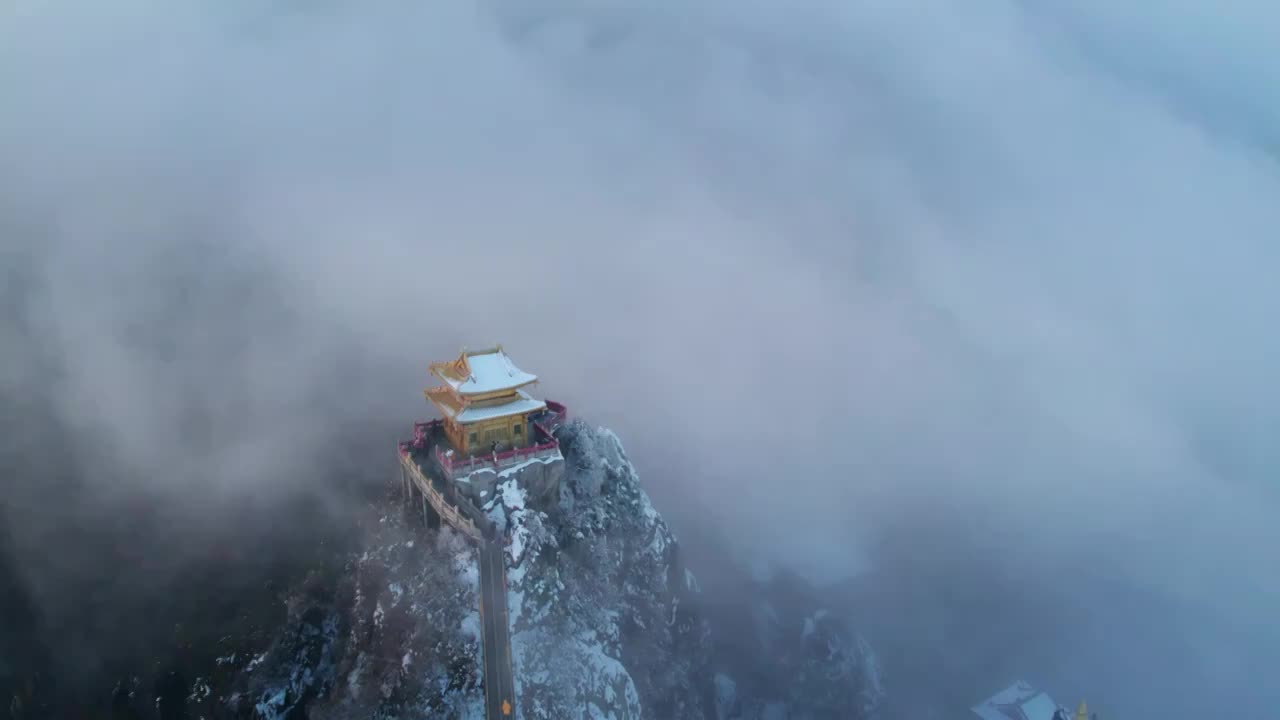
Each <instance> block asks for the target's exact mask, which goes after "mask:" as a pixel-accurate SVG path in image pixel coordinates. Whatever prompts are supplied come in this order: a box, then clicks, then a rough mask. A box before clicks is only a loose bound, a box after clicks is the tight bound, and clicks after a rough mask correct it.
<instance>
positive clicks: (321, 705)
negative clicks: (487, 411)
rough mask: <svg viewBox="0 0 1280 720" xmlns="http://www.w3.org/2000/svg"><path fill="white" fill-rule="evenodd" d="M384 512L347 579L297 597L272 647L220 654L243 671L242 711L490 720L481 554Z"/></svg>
mask: <svg viewBox="0 0 1280 720" xmlns="http://www.w3.org/2000/svg"><path fill="white" fill-rule="evenodd" d="M384 510H385V512H384V513H383V514H382V515H381V516H380V517H379V518H378V519H377V522H376V523H372V524H371V525H372V526H371V527H370V528H369V530H368V532H367V534H366V541H365V549H364V550H363V551H362V552H361V553H360V554H359V555H354V556H352V557H351V558H350V559H349V560H348V562H347V563H346V565H345V567H344V568H343V571H342V573H341V574H340V575H339V576H338V577H337V579H336V582H335V581H334V579H333V578H328V579H326V578H323V577H321V576H319V575H313V576H312V577H311V578H309V579H308V581H307V582H305V583H303V585H302V586H301V587H299V588H297V589H295V590H294V591H292V592H291V593H289V594H288V596H287V597H286V603H287V605H288V607H289V612H288V621H287V622H286V624H285V630H284V632H282V633H281V634H280V635H279V636H278V638H277V639H276V640H275V641H274V642H273V643H272V644H271V645H270V646H269V647H267V648H266V649H265V650H263V651H262V652H261V653H259V654H257V655H254V656H252V657H248V658H237V657H235V656H230V657H226V658H223V659H220V662H226V663H228V664H236V665H238V666H239V668H240V677H239V678H238V680H239V686H238V687H237V689H236V691H235V692H233V693H232V694H231V695H230V696H228V697H226V698H225V702H226V705H227V706H228V707H229V708H230V709H231V710H233V711H234V712H235V713H236V714H237V715H238V716H241V717H260V718H269V719H271V720H276V719H279V720H285V719H287V718H298V717H303V715H302V710H303V709H304V708H305V712H306V715H305V716H306V717H308V718H310V719H311V720H328V719H330V718H332V719H335V720H336V719H338V718H386V719H388V720H390V719H391V718H398V717H439V718H479V717H483V705H482V702H483V699H482V693H481V685H480V681H481V678H480V668H481V667H482V666H481V663H480V656H479V653H480V646H479V632H480V631H479V618H478V615H477V612H476V610H475V606H476V600H475V597H476V588H477V574H476V557H475V550H474V549H473V548H472V547H470V546H469V545H468V544H467V543H466V542H465V541H464V540H463V538H462V537H461V536H459V535H457V534H455V533H453V532H451V531H449V530H448V529H447V528H446V529H444V530H441V531H440V532H423V531H422V530H421V529H420V528H417V527H414V526H413V525H412V524H411V523H407V522H406V521H405V515H404V514H403V513H401V512H398V508H397V506H396V505H395V503H394V500H390V499H389V502H388V504H387V507H386V508H384ZM245 660H247V662H245ZM215 715H216V714H215Z"/></svg>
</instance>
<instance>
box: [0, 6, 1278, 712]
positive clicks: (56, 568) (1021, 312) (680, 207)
mask: <svg viewBox="0 0 1280 720" xmlns="http://www.w3.org/2000/svg"><path fill="white" fill-rule="evenodd" d="M1206 7H1207V6H1206ZM1277 21H1280V17H1277V11H1275V10H1273V9H1272V8H1271V7H1270V6H1266V5H1263V4H1258V3H1244V2H1237V3H1230V4H1228V5H1227V6H1223V7H1221V8H1217V7H1215V8H1214V9H1213V10H1209V9H1202V8H1193V7H1183V6H1173V5H1170V6H1168V7H1164V6H1160V7H1155V6H1152V7H1145V6H1144V7H1141V8H1138V7H1133V8H1128V7H1117V6H1114V4H1108V3H1103V2H1093V1H1088V2H1081V3H1075V4H1073V5H1072V6H1071V7H1070V8H1063V7H1059V6H1057V5H1054V4H1050V3H1043V2H1036V1H1022V2H983V3H979V4H976V5H974V4H967V5H965V6H964V7H960V6H953V5H950V4H946V3H936V2H913V3H905V4H879V3H866V2H853V3H837V2H831V1H829V0H803V1H801V2H791V3H762V2H747V3H743V2H734V3H729V2H724V1H723V0H700V1H699V2H696V3H692V4H690V3H674V2H667V1H666V0H659V1H658V2H650V3H623V2H611V3H604V2H562V3H533V4H522V5H518V6H516V5H507V4H501V3H492V2H473V1H464V0H445V1H443V2H435V3H415V2H408V1H407V0H391V1H389V2H381V3H373V4H369V3H349V2H326V3H272V4H266V5H263V4H260V3H247V2H239V1H234V2H220V3H213V2H204V1H203V0H191V1H190V2H185V3H172V2H170V3H161V2H158V1H156V0H123V1H122V2H116V3H111V4H110V5H103V6H92V7H90V6H86V5H83V4H79V3H71V2H65V1H63V0H53V1H50V2H42V3H21V2H20V3H10V4H9V5H8V6H6V7H5V8H4V9H2V10H0V298H2V299H3V304H2V305H0V431H2V432H0V478H3V479H4V492H3V496H2V504H0V513H2V516H0V522H2V527H0V552H2V553H3V558H2V559H0V603H2V605H0V610H3V617H4V618H5V620H6V622H5V627H4V629H3V631H0V685H3V687H0V691H3V692H4V693H5V696H6V697H11V696H13V695H14V694H15V693H16V694H18V695H22V694H23V693H28V694H32V695H39V696H41V697H61V698H63V699H64V700H65V702H66V703H68V704H67V705H66V707H65V708H64V712H65V714H67V715H70V716H84V715H85V714H88V713H89V712H90V711H89V710H87V709H86V708H98V707H102V706H103V705H102V703H103V702H106V703H108V705H109V703H110V695H111V689H113V688H116V687H117V683H119V682H120V681H121V680H122V679H123V678H128V677H131V676H134V675H137V676H138V677H139V678H141V679H140V681H139V682H142V683H143V684H144V685H146V686H147V692H151V691H152V689H153V688H152V687H151V686H152V685H153V684H154V682H157V681H156V680H155V679H156V678H160V679H163V678H165V677H168V676H167V674H166V673H168V672H169V670H168V669H169V668H171V667H180V666H182V665H183V663H185V662H187V661H188V659H187V656H185V655H184V653H187V652H195V653H205V652H209V651H211V649H212V648H214V647H216V643H217V641H218V639H219V638H220V637H221V635H222V634H225V633H222V632H220V629H221V628H224V627H226V626H228V625H229V624H233V623H235V622H237V621H243V622H246V623H247V624H248V626H251V627H249V628H247V629H245V630H244V632H245V633H247V634H249V636H252V637H258V638H263V639H265V638H267V637H268V636H269V635H270V633H271V632H274V631H275V629H277V628H278V627H279V626H280V623H283V622H285V621H286V620H287V617H285V616H284V614H282V613H283V610H282V609H281V606H280V604H279V596H280V594H281V592H283V591H284V589H286V588H293V587H296V586H297V584H298V583H301V582H303V581H304V579H305V575H306V570H307V568H308V567H311V566H312V565H313V563H316V562H328V561H332V560H333V558H337V557H345V555H343V553H346V552H347V551H348V550H350V549H351V548H353V547H355V546H358V545H359V543H361V542H362V541H364V540H366V539H367V538H366V536H365V535H364V534H362V531H361V525H360V523H359V522H358V521H357V516H358V515H359V513H358V512H356V511H355V507H357V506H359V507H365V506H366V505H367V503H368V502H369V500H368V498H369V497H370V495H371V494H374V495H376V493H377V492H379V491H380V489H381V488H382V487H383V486H384V485H385V483H387V482H389V480H388V477H387V476H388V467H389V466H388V463H389V462H390V460H389V459H388V458H389V457H390V448H391V446H392V445H391V443H392V441H393V440H394V439H397V438H399V437H400V436H402V435H403V434H404V432H405V428H407V427H408V423H409V422H410V421H411V420H413V419H415V418H418V417H421V416H423V415H424V414H426V412H427V410H426V409H424V406H423V405H422V399H421V396H420V394H419V390H420V388H421V387H422V386H423V385H425V384H426V383H427V381H426V379H425V366H426V363H427V362H429V361H431V360H437V359H443V358H448V357H452V356H453V355H455V354H456V352H457V350H458V348H459V347H460V346H471V347H480V346H486V345H489V344H492V343H493V342H497V341H500V342H502V343H504V344H505V345H506V346H507V347H508V348H510V349H511V350H512V351H513V352H514V353H516V354H517V355H518V356H519V358H520V359H521V362H522V364H523V365H524V366H526V367H529V368H532V369H535V370H536V371H537V372H538V374H539V375H540V376H541V378H542V380H543V388H542V390H543V391H544V394H545V395H547V396H554V397H556V398H558V399H561V400H563V401H565V402H567V403H568V404H569V405H570V406H571V407H573V408H575V412H579V413H581V414H583V415H584V416H586V417H589V418H590V419H591V420H592V421H593V422H595V423H598V424H600V425H603V426H607V427H610V428H612V429H613V430H615V431H616V432H617V434H618V436H619V437H621V438H623V439H625V441H626V443H627V448H628V451H629V455H630V457H631V459H632V460H633V461H634V463H635V465H636V468H637V469H638V471H639V473H640V476H641V477H642V478H644V483H645V489H646V491H647V492H648V493H649V495H650V496H651V497H652V500H653V504H654V506H655V507H656V508H657V509H658V510H659V511H660V512H661V513H662V515H663V517H664V518H666V522H667V523H669V524H670V526H671V529H672V530H673V532H674V534H675V536H676V537H678V538H681V540H682V547H683V548H684V550H685V557H686V562H687V563H688V564H689V566H690V567H691V568H692V569H693V570H694V571H695V574H697V575H698V576H699V577H701V578H702V579H703V581H702V587H703V593H702V594H703V596H704V601H705V602H706V603H708V605H710V606H712V607H723V608H728V609H733V608H736V609H737V611H741V612H746V613H747V615H746V616H745V617H750V611H749V610H746V609H745V608H748V607H749V606H751V605H752V603H753V602H754V601H755V600H756V599H758V598H754V597H753V598H751V599H750V600H748V599H747V598H745V597H743V596H744V595H747V594H750V593H756V592H759V588H757V587H755V586H744V585H743V584H742V583H743V581H742V579H741V576H740V575H739V574H738V572H739V571H741V572H748V571H749V570H750V569H751V568H756V569H757V570H758V571H759V572H760V574H761V577H762V578H763V577H765V576H766V575H768V573H765V572H764V571H765V570H768V571H770V572H771V573H773V577H793V578H794V581H793V582H791V583H790V584H791V585H795V586H797V587H799V586H804V587H807V588H808V590H806V591H805V593H808V592H810V591H812V592H813V593H814V594H816V595H817V598H816V599H814V600H813V603H814V604H815V605H821V606H822V607H825V608H827V609H829V610H831V611H832V612H838V613H840V614H841V615H843V616H847V617H848V618H849V619H850V620H851V626H852V627H853V628H855V629H856V630H857V632H858V633H861V634H862V635H864V636H865V638H866V641H867V642H868V643H869V644H870V645H871V646H872V647H873V648H874V649H875V651H876V653H877V654H878V655H879V656H880V657H881V660H882V664H883V666H884V671H885V675H884V685H885V693H886V700H885V706H884V712H885V713H886V714H889V713H892V712H895V708H900V707H901V706H898V705H895V702H896V701H897V700H895V699H901V698H905V697H909V698H911V699H912V703H913V704H912V706H911V707H909V708H906V709H902V710H901V712H902V713H903V716H906V717H914V718H923V717H930V716H931V715H930V713H933V714H934V715H933V716H939V717H941V716H953V715H954V714H955V713H957V712H960V711H961V710H963V708H964V707H966V706H967V704H971V703H972V702H975V701H977V700H978V699H980V698H981V697H983V696H985V695H986V694H987V693H989V692H991V691H994V690H995V689H997V688H998V687H1002V686H1004V685H1005V684H1007V683H1008V682H1010V681H1012V680H1014V679H1016V678H1026V679H1027V680H1030V681H1033V682H1034V683H1036V684H1037V685H1038V686H1042V687H1044V688H1045V689H1046V690H1049V691H1050V692H1051V693H1052V694H1053V695H1054V697H1055V698H1058V699H1059V700H1060V701H1062V702H1073V700H1074V699H1075V698H1077V697H1080V696H1083V697H1087V698H1088V699H1089V701H1090V704H1091V706H1093V707H1096V708H1097V709H1098V710H1099V711H1100V713H1101V717H1103V718H1106V717H1162V718H1181V717H1188V718H1190V717H1203V716H1204V715H1206V714H1209V715H1213V714H1215V713H1220V712H1221V708H1222V707H1228V706H1229V707H1231V708H1233V710H1232V712H1233V713H1234V714H1235V715H1238V716H1241V717H1248V718H1254V717H1257V718H1265V717H1269V716H1270V715H1271V714H1272V713H1271V708H1274V707H1276V706H1277V704H1278V703H1280V694H1278V693H1280V691H1277V690H1276V689H1275V687H1274V686H1273V684H1269V683H1265V682H1259V681H1258V680H1257V673H1258V672H1259V670H1258V669H1259V668H1265V667H1270V666H1272V665H1274V664H1275V663H1276V662H1277V661H1280V629H1277V625H1276V623H1275V619H1274V608H1275V607H1276V603H1277V601H1278V600H1280V569H1278V568H1280V566H1277V564H1276V563H1275V562H1274V560H1273V558H1272V556H1273V555H1274V549H1275V548H1276V547H1277V546H1280V529H1277V525H1276V524H1275V523H1274V521H1273V517H1274V515H1275V511H1276V510H1277V508H1280V486H1278V485H1277V483H1276V481H1275V477H1276V468H1277V466H1278V465H1280V456H1278V453H1280V450H1278V449H1277V446H1276V445H1275V443H1274V442H1272V441H1271V440H1272V435H1273V434H1274V432H1273V430H1274V428H1275V427H1277V425H1278V424H1280V417H1278V416H1277V407H1280V402H1278V401H1280V397H1278V395H1280V385H1278V384H1277V383H1276V382H1275V381H1274V368H1275V367H1276V366H1277V361H1280V341H1278V340H1277V335H1276V333H1275V331H1274V329H1273V327H1272V326H1273V324H1274V323H1273V322H1272V321H1273V319H1274V318H1275V317H1276V316H1277V313H1278V312H1280V291H1278V290H1277V289H1276V286H1275V283H1274V282H1272V281H1271V279H1272V276H1273V275H1274V268H1275V267H1276V265H1277V260H1280V258H1278V257H1277V254H1278V253H1280V250H1277V248H1276V246H1275V243H1274V242H1273V238H1274V237H1275V236H1276V234H1277V231H1280V203H1277V202H1276V201H1275V198H1276V197H1280V163H1278V160H1280V155H1278V154H1277V147H1278V145H1277V127H1280V124H1278V123H1280V93H1278V91H1277V87H1280V86H1277V84H1276V83H1275V82H1274V78H1275V77H1276V76H1277V74H1278V73H1280V60H1277V57H1276V56H1275V54H1274V53H1272V52H1270V48H1271V45H1272V42H1271V35H1270V28H1272V27H1274V26H1275V24H1276V23H1277ZM700 565H701V566H700ZM718 565H723V566H725V567H727V568H731V569H732V570H733V572H729V571H726V576H725V578H724V579H723V583H717V582H716V580H715V577H714V575H715V574H716V571H715V570H714V569H713V568H714V567H717V566H718ZM704 568H705V569H706V570H707V572H706V573H704V572H703V569H704ZM779 592H782V590H779ZM806 602H808V601H807V600H806ZM725 615H726V617H736V616H733V615H732V613H730V612H729V610H726V611H725ZM245 616H247V619H246V617H245ZM237 619H238V620H237ZM237 627H239V626H237ZM254 633H259V634H257V635H255V634H254ZM188 647H190V648H193V650H190V651H189V650H187V648H188ZM33 677H34V678H36V679H34V680H33V679H32V678H33ZM190 680H191V678H187V682H189V681H190ZM31 683H34V684H35V685H36V686H38V687H35V688H34V689H32V688H29V687H27V686H28V685H30V684H31ZM103 688H106V689H105V690H104V689H103ZM957 706H959V707H958V708H957ZM153 709H154V708H153ZM77 713H79V715H77Z"/></svg>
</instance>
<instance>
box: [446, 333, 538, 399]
mask: <svg viewBox="0 0 1280 720" xmlns="http://www.w3.org/2000/svg"><path fill="white" fill-rule="evenodd" d="M431 374H433V375H435V376H436V377H438V378H440V379H441V380H443V381H444V382H445V383H447V384H448V385H449V386H450V387H452V388H453V389H454V391H456V392H457V393H458V394H459V395H464V396H465V395H486V394H489V393H499V392H504V391H508V390H515V389H516V388H520V387H524V386H525V385H528V384H530V383H533V382H537V380H538V376H537V375H534V374H532V373H527V372H525V371H523V370H521V369H520V368H518V367H516V364H515V363H513V362H511V358H510V357H508V356H507V354H506V353H505V352H503V350H502V346H501V345H499V346H498V347H496V348H493V349H491V350H481V351H478V352H464V353H462V354H461V355H459V356H458V357H457V359H456V360H450V361H448V362H439V363H432V364H431Z"/></svg>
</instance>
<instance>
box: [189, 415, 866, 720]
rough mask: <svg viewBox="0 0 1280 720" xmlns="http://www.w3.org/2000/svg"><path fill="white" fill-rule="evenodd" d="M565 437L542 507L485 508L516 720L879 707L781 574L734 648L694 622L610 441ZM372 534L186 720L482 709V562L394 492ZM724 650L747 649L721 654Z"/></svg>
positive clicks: (856, 644) (510, 488)
mask: <svg viewBox="0 0 1280 720" xmlns="http://www.w3.org/2000/svg"><path fill="white" fill-rule="evenodd" d="M558 435H559V437H560V440H561V444H562V447H563V450H564V455H565V471H564V477H563V481H562V482H561V483H560V487H559V490H558V497H557V498H555V500H554V501H552V502H547V501H543V502H542V503H535V502H533V501H529V500H527V499H526V497H525V492H524V490H522V489H521V487H520V486H519V485H518V484H517V483H516V482H514V481H507V482H501V483H499V484H498V485H497V487H496V489H495V497H494V498H493V499H491V501H490V502H489V504H488V505H487V506H486V507H485V510H486V512H487V513H488V514H489V516H490V517H491V518H492V519H493V520H494V521H495V522H496V523H498V525H499V526H500V527H502V528H505V529H506V530H507V532H508V533H509V534H510V537H511V539H512V540H511V544H510V546H509V548H508V551H507V567H508V585H509V597H508V603H509V614H510V619H511V625H512V627H511V629H512V638H511V641H512V648H511V649H512V660H513V664H514V668H515V674H516V693H517V697H518V698H519V713H520V716H522V717H525V718H530V719H533V718H537V719H543V718H547V719H552V718H554V719H560V718H609V717H612V718H619V719H622V718H633V719H637V720H638V719H640V718H654V719H660V720H680V719H682V718H718V719H727V718H744V719H745V718H770V719H774V718H777V719H781V718H795V719H797V720H798V719H800V718H815V719H816V718H827V717H830V718H851V719H857V718H866V717H871V716H872V715H873V714H874V711H875V707H876V704H877V702H878V693H879V689H878V688H879V685H878V683H879V678H878V674H877V673H876V671H875V664H874V657H873V655H872V654H871V652H870V650H869V648H867V647H866V645H865V643H862V642H861V640H860V639H859V638H858V637H857V636H856V634H854V633H852V632H850V631H849V630H848V629H847V628H846V627H845V626H844V625H843V624H842V623H840V622H839V621H838V620H837V619H836V618H835V617H834V616H832V615H829V614H825V613H820V612H814V611H813V609H808V608H803V607H802V606H798V605H797V604H796V603H795V602H792V601H790V600H789V599H788V598H789V590H790V585H789V583H788V582H787V581H786V580H780V579H775V580H774V581H773V582H774V583H775V585H777V587H774V588H772V589H771V587H766V586H760V587H756V588H755V589H754V590H753V591H752V593H751V595H750V596H744V597H741V598H735V599H732V600H731V601H732V602H734V603H735V604H737V605H738V606H741V607H743V608H749V610H748V611H747V613H748V614H750V615H751V616H752V617H755V618H757V619H758V620H759V622H757V623H756V625H755V632H754V633H753V634H754V637H751V638H747V639H746V640H745V642H746V643H747V644H746V645H743V644H742V642H743V641H744V639H743V638H739V637H735V639H734V642H733V643H725V642H724V640H725V638H726V637H727V636H729V635H735V636H736V635H739V634H740V633H739V628H737V627H734V626H732V625H731V624H730V625H724V626H721V627H717V624H716V623H715V622H712V621H711V619H709V618H708V617H706V616H705V610H704V608H705V607H707V604H706V603H705V602H704V598H702V596H701V591H700V589H699V586H698V582H697V579H696V577H695V576H694V574H693V572H691V571H690V570H689V569H688V568H686V567H685V566H684V565H683V563H682V561H681V554H680V548H679V544H678V543H677V542H676V540H675V538H674V537H673V535H672V533H671V530H670V529H669V528H668V527H667V524H666V522H665V521H664V520H663V519H662V517H661V516H660V515H659V514H658V512H657V511H656V510H655V509H654V507H653V506H652V504H651V503H650V502H649V498H648V496H647V495H646V494H645V492H644V490H643V488H642V487H641V486H640V483H639V479H638V477H637V474H636V470H635V468H634V467H633V466H632V464H631V462H630V461H629V460H628V458H627V455H626V453H625V451H624V449H623V446H622V443H621V442H620V441H619V440H618V438H617V437H616V436H615V435H614V434H613V433H612V432H610V431H608V430H605V429H600V428H592V427H589V426H587V425H586V424H583V423H581V422H574V423H570V424H568V425H566V426H565V427H563V428H561V429H560V431H559V432H558ZM366 526H367V527H366V531H365V533H364V538H365V539H364V547H363V548H362V549H360V550H359V551H358V552H357V553H354V554H352V555H350V556H349V557H346V558H345V560H343V561H342V562H341V563H339V564H338V567H340V569H338V570H337V571H336V572H335V571H330V572H317V573H314V574H313V575H312V576H310V577H309V578H308V579H307V580H306V581H304V582H302V583H300V584H299V585H297V586H296V587H293V588H290V589H289V590H288V592H287V593H286V595H285V597H284V603H285V606H286V609H287V612H286V613H285V615H286V617H285V620H284V622H283V625H282V627H281V628H280V629H279V630H278V631H276V632H274V633H272V634H270V635H269V637H268V639H266V640H265V641H261V642H259V643H257V644H256V645H255V646H253V647H248V646H246V647H243V648H241V649H239V650H237V651H235V652H230V651H229V652H228V653H227V654H226V655H225V656H223V657H220V658H219V659H218V662H217V667H216V668H215V669H214V670H213V671H211V672H210V673H209V674H208V676H206V677H200V678H197V679H196V680H195V681H194V682H193V683H192V684H191V685H192V688H193V689H192V692H191V693H190V695H189V696H188V698H187V710H188V716H189V717H225V716H235V717H242V718H251V717H262V718H271V719H272V720H277V719H279V720H283V719H285V718H302V717H308V718H319V719H322V720H324V719H327V718H386V719H388V720H389V719H390V718H407V717H441V718H481V717H483V689H482V680H483V678H482V677H481V672H482V670H481V668H482V667H483V664H482V663H481V659H480V655H479V653H480V646H479V642H478V636H479V617H478V614H477V612H476V609H475V608H476V592H477V577H478V574H477V559H476V554H475V551H474V550H473V549H472V548H471V547H469V546H468V545H467V544H466V543H465V542H464V541H463V540H462V539H461V537H459V536H457V535H455V534H454V533H452V532H451V531H449V530H448V529H447V528H445V529H442V530H439V531H435V530H427V529H425V528H424V527H422V526H421V517H420V516H419V515H417V511H416V506H413V505H404V504H403V503H401V502H400V498H399V496H398V495H397V494H395V493H388V495H387V497H386V498H385V499H384V500H383V501H382V502H381V503H376V504H375V505H374V506H373V507H372V508H371V509H370V512H369V516H368V520H367V522H366ZM784 596H787V597H784ZM798 607H799V608H801V609H800V610H797V608H798ZM778 608H783V610H781V611H779V610H778ZM726 644H728V645H732V646H733V647H734V652H733V653H731V654H733V655H741V654H747V655H753V656H754V657H753V658H752V659H751V660H749V661H747V660H743V659H742V658H739V659H738V660H736V661H733V662H725V661H724V659H723V658H724V657H725V655H726V653H724V652H723V647H719V649H718V646H723V645H726ZM762 678H763V679H762Z"/></svg>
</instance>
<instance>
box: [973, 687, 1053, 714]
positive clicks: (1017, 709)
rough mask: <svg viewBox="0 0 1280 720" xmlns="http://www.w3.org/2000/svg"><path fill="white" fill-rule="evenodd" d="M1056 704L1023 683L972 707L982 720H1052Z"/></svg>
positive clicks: (1045, 695) (1051, 699)
mask: <svg viewBox="0 0 1280 720" xmlns="http://www.w3.org/2000/svg"><path fill="white" fill-rule="evenodd" d="M1057 709H1058V704H1057V703H1055V702H1054V701H1053V698H1050V697H1049V696H1048V695H1047V694H1046V693H1044V692H1041V691H1040V690H1036V689H1035V688H1033V687H1031V686H1030V685H1029V684H1027V683H1025V682H1016V683H1014V684H1013V685H1010V686H1009V687H1007V688H1005V689H1004V690H1001V691H1000V692H998V693H996V694H995V695H992V696H991V697H989V698H987V699H986V700H985V701H984V702H982V703H980V704H978V705H975V706H974V707H973V714H974V715H977V716H978V717H980V718H982V720H1053V713H1054V711H1055V710H1057Z"/></svg>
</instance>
